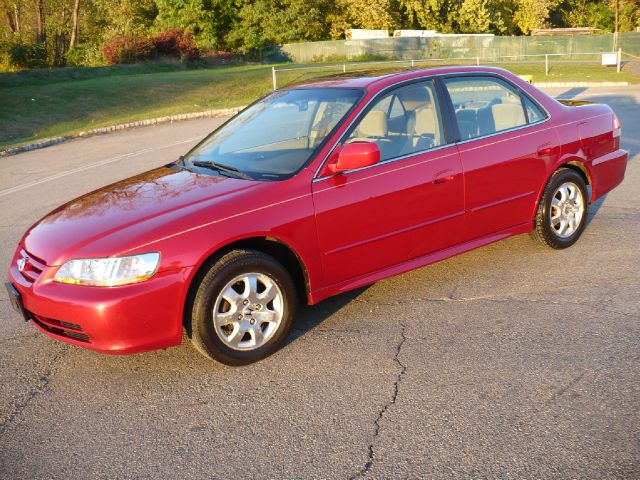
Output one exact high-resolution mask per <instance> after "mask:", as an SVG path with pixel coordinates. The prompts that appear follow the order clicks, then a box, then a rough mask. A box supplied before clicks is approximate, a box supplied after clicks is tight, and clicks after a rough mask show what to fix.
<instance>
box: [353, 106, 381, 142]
mask: <svg viewBox="0 0 640 480" xmlns="http://www.w3.org/2000/svg"><path fill="white" fill-rule="evenodd" d="M358 135H359V136H361V137H386V136H387V116H386V114H385V112H382V111H380V110H372V111H370V112H369V113H367V114H366V115H365V117H364V118H363V119H362V122H360V126H358Z"/></svg>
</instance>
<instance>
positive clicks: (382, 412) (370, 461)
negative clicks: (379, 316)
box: [351, 325, 407, 480]
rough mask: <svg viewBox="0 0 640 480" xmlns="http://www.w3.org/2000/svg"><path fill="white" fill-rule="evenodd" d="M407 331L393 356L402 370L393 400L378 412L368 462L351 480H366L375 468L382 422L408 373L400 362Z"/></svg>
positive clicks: (394, 386) (369, 446) (393, 389)
mask: <svg viewBox="0 0 640 480" xmlns="http://www.w3.org/2000/svg"><path fill="white" fill-rule="evenodd" d="M405 329H406V327H405V326H404V325H402V329H401V330H400V341H399V342H398V344H397V345H396V350H395V354H394V356H393V361H394V362H395V363H396V364H398V366H399V367H400V369H399V372H398V374H397V375H396V379H395V381H394V382H393V387H392V394H391V399H390V400H389V401H388V402H387V403H386V404H384V406H383V407H382V409H381V410H380V411H379V412H378V416H377V417H376V419H375V421H374V422H373V437H372V438H371V443H369V445H368V447H367V462H366V463H365V464H364V466H363V467H362V468H361V469H360V471H359V472H358V473H357V474H356V475H354V476H352V477H351V480H355V479H357V478H364V477H366V476H367V475H368V473H369V472H370V471H371V467H373V463H374V462H375V459H376V452H375V442H376V439H377V438H378V437H379V436H380V422H381V421H382V419H383V418H384V416H385V415H386V413H387V411H388V410H389V409H390V408H391V407H392V406H393V405H395V403H396V400H397V399H398V389H399V386H400V382H401V381H402V378H403V377H404V374H405V373H406V371H407V366H406V365H405V364H404V363H402V361H401V360H400V353H401V351H402V346H403V345H404V342H405V341H406V340H407V337H406V335H405Z"/></svg>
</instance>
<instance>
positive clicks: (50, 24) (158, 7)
mask: <svg viewBox="0 0 640 480" xmlns="http://www.w3.org/2000/svg"><path fill="white" fill-rule="evenodd" d="M76 1H79V5H78V6H79V17H78V21H77V23H76V24H74V18H76V17H75V16H74V15H73V11H74V6H75V5H76ZM40 5H42V9H40ZM616 5H618V6H619V22H618V23H619V25H618V26H619V30H620V31H622V32H624V31H630V30H635V28H636V27H637V26H640V0H375V1H371V0H0V18H1V20H0V39H2V42H3V44H2V45H0V69H12V68H30V67H28V66H27V65H46V66H62V65H64V64H65V63H66V64H69V65H101V64H102V63H104V62H105V60H104V58H103V55H102V49H101V48H100V46H103V45H104V46H105V48H106V49H107V51H109V52H111V60H109V61H137V59H139V58H151V57H153V56H154V55H156V53H154V52H155V51H156V50H157V52H161V51H162V48H163V47H161V48H156V49H155V50H154V52H151V51H148V48H147V47H148V40H149V39H154V38H156V37H157V36H158V35H165V33H162V32H167V31H173V30H176V31H181V32H183V33H182V37H180V38H178V36H176V37H175V39H174V40H175V42H177V43H175V44H176V45H178V44H179V45H180V46H179V47H176V48H178V50H179V51H174V52H172V53H171V54H170V55H171V58H177V57H183V58H184V57H186V58H194V56H196V50H195V47H197V49H198V52H202V51H217V52H229V51H232V52H241V53H244V54H247V53H249V54H250V53H252V52H260V51H261V48H262V47H264V46H267V45H275V44H281V43H289V42H299V41H313V40H325V39H329V38H343V37H344V34H345V32H346V31H347V30H348V29H350V28H369V29H388V30H394V29H430V30H437V31H439V32H442V33H494V34H498V35H520V34H529V33H530V32H531V31H532V30H533V29H535V28H540V27H597V28H600V29H602V30H603V31H605V32H612V31H613V30H614V29H615V14H614V10H615V6H616ZM74 31H77V32H78V36H77V42H75V41H74V42H73V43H75V45H74V46H73V49H72V50H71V51H69V50H70V49H71V48H72V46H71V43H72V40H71V37H72V32H74ZM176 35H177V34H176ZM123 39H128V40H123ZM140 39H144V40H140ZM167 41H169V39H167ZM172 41H173V40H172ZM127 42H128V43H127ZM136 42H138V43H136ZM181 42H182V43H181ZM35 44H41V45H43V46H38V47H32V46H33V45H35ZM3 45H4V46H3ZM14 47H15V48H14ZM14 50H15V51H14ZM12 51H14V54H13V55H12V54H11V52H12ZM3 52H4V53H3ZM45 52H46V61H43V59H44V58H45V56H44V55H45ZM256 56H257V57H258V58H260V55H256ZM12 58H13V59H14V60H15V62H14V61H13V60H12ZM17 65H20V66H19V67H18V66H17Z"/></svg>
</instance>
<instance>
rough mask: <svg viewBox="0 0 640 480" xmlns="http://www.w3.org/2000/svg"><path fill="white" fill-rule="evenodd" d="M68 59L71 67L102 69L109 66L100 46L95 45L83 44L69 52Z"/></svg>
mask: <svg viewBox="0 0 640 480" xmlns="http://www.w3.org/2000/svg"><path fill="white" fill-rule="evenodd" d="M66 59H67V65H69V66H71V67H101V66H103V65H106V64H107V61H106V59H105V58H104V55H103V54H102V49H101V48H100V45H96V44H93V43H87V44H81V45H78V46H77V47H75V48H73V49H72V50H69V51H68V52H67V55H66Z"/></svg>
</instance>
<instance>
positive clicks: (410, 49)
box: [262, 32, 640, 63]
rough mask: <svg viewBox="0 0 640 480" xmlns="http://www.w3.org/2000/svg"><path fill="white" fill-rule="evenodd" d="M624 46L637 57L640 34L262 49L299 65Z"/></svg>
mask: <svg viewBox="0 0 640 480" xmlns="http://www.w3.org/2000/svg"><path fill="white" fill-rule="evenodd" d="M618 48H621V49H622V50H623V51H624V52H628V53H629V54H631V55H636V56H640V33H636V32H627V33H620V34H618V35H617V36H616V35H613V34H607V35H572V36H534V37H526V36H520V37H474V36H456V37H422V38H416V37H390V38H380V39H370V40H332V41H324V42H308V43H289V44H284V45H280V46H273V47H267V48H266V49H265V50H264V51H263V52H262V58H263V60H264V61H271V62H294V63H310V62H351V61H355V60H378V61H380V60H414V61H418V60H429V59H431V60H437V59H446V60H455V59H459V58H463V59H474V58H481V59H484V60H485V61H497V60H499V59H506V58H511V59H513V60H526V59H527V58H528V57H531V56H533V55H545V54H551V55H562V56H563V57H564V58H566V59H568V60H577V59H583V58H584V57H583V56H584V55H585V54H587V53H589V54H594V55H597V54H599V53H602V52H615V51H617V50H618ZM594 52H595V53H594Z"/></svg>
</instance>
